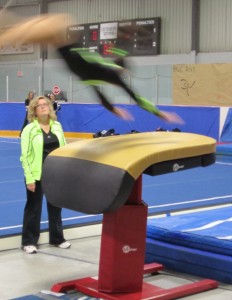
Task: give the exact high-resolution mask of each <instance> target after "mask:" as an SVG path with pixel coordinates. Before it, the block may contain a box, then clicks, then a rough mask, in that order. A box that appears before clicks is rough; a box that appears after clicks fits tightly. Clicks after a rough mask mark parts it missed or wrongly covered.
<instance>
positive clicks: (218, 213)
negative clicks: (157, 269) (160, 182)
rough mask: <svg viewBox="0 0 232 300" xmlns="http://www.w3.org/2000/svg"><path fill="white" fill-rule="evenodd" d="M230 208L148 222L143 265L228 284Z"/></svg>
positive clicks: (230, 275) (231, 246)
mask: <svg viewBox="0 0 232 300" xmlns="http://www.w3.org/2000/svg"><path fill="white" fill-rule="evenodd" d="M231 222H232V206H227V207H223V208H217V209H210V210H206V211H201V212H195V213H187V214H181V215H176V216H169V217H166V218H158V219H150V220H148V225H147V241H146V243H147V247H146V262H147V263H151V262H158V263H162V264H164V266H166V267H168V268H170V269H174V270H176V271H181V272H185V273H190V274H194V275H198V276H202V277H207V278H212V279H216V280H219V281H222V282H227V283H232V255H231V254H232V226H231Z"/></svg>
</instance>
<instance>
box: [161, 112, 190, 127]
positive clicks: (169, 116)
mask: <svg viewBox="0 0 232 300" xmlns="http://www.w3.org/2000/svg"><path fill="white" fill-rule="evenodd" d="M160 117H161V118H162V119H164V120H165V121H166V122H169V123H176V124H185V122H184V120H183V119H182V118H181V117H180V116H178V115H177V114H176V113H173V112H167V111H160Z"/></svg>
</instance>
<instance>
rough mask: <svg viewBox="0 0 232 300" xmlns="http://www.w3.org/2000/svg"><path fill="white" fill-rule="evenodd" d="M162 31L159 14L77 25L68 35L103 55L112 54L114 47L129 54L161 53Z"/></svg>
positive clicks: (79, 43)
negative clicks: (150, 16)
mask: <svg viewBox="0 0 232 300" xmlns="http://www.w3.org/2000/svg"><path fill="white" fill-rule="evenodd" d="M160 31H161V18H160V17H155V18H149V19H135V20H126V21H119V22H104V23H95V24H82V25H73V26H70V27H69V28H68V35H67V36H68V39H69V38H72V39H73V38H74V39H76V41H77V44H78V45H79V46H81V47H83V48H88V49H89V51H90V52H99V53H100V54H101V55H103V56H112V52H111V49H112V48H113V47H117V48H120V49H123V50H125V51H127V52H128V56H142V55H144V56H145V55H158V54H160V36H161V35H160Z"/></svg>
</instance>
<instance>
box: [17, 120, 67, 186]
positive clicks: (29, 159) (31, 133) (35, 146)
mask: <svg viewBox="0 0 232 300" xmlns="http://www.w3.org/2000/svg"><path fill="white" fill-rule="evenodd" d="M50 127H51V131H52V133H54V134H55V135H56V136H57V138H58V140H59V144H60V146H64V145H65V144H66V141H65V137H64V132H63V129H62V126H61V124H60V123H59V122H57V121H53V120H50ZM20 161H21V162H22V167H23V170H24V176H25V179H26V184H29V183H34V182H35V181H36V180H37V181H38V180H40V179H41V175H42V164H43V133H42V129H41V128H40V126H39V123H38V121H37V120H34V121H33V122H31V123H30V124H28V125H27V126H26V127H25V128H24V130H23V132H22V134H21V156H20Z"/></svg>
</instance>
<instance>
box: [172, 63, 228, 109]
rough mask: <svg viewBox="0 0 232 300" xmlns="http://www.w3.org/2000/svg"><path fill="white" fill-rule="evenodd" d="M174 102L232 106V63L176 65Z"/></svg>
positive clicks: (174, 70) (174, 72) (178, 103)
mask: <svg viewBox="0 0 232 300" xmlns="http://www.w3.org/2000/svg"><path fill="white" fill-rule="evenodd" d="M173 103H174V104H177V105H197V106H198V105H199V106H232V64H224V63H223V64H186V65H174V66H173Z"/></svg>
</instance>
